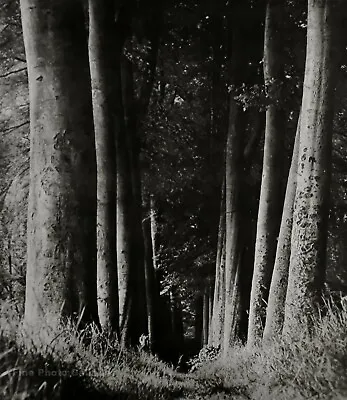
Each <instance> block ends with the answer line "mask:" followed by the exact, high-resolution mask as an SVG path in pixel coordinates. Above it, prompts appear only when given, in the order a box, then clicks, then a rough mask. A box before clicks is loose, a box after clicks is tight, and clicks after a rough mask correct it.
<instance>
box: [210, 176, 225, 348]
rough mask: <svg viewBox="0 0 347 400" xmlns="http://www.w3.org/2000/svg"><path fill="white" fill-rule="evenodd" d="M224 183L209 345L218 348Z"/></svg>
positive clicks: (222, 294) (221, 310)
mask: <svg viewBox="0 0 347 400" xmlns="http://www.w3.org/2000/svg"><path fill="white" fill-rule="evenodd" d="M224 274H225V181H224V180H223V185H222V190H221V206H220V216H219V226H218V240H217V255H216V272H215V287H214V298H213V310H212V319H211V329H210V335H209V344H210V345H211V346H215V347H218V346H220V345H221V344H222V343H221V338H222V332H223V326H224V302H225V286H224V285H225V279H224Z"/></svg>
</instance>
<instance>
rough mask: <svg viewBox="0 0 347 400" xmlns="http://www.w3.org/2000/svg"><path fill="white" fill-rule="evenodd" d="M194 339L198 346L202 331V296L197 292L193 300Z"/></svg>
mask: <svg viewBox="0 0 347 400" xmlns="http://www.w3.org/2000/svg"><path fill="white" fill-rule="evenodd" d="M194 311H195V320H194V340H195V342H196V343H197V345H198V346H199V347H200V346H201V344H202V333H203V296H202V295H201V293H199V294H198V295H197V296H196V297H195V301H194Z"/></svg>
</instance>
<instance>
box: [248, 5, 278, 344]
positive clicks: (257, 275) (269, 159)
mask: <svg viewBox="0 0 347 400" xmlns="http://www.w3.org/2000/svg"><path fill="white" fill-rule="evenodd" d="M283 7H284V5H283V4H282V3H281V2H278V0H269V1H268V4H267V12H266V19H265V39H264V78H265V85H266V88H267V92H268V96H269V98H270V102H271V104H270V105H269V106H268V108H267V111H266V128H265V145H264V159H263V176H262V182H261V191H260V200H259V211H258V222H257V236H256V246H255V258H254V272H253V281H252V290H251V301H250V309H249V324H248V340H247V344H248V345H249V346H254V345H256V344H258V343H259V342H260V341H261V339H262V335H263V329H264V325H265V314H266V303H267V300H268V293H269V287H270V283H271V276H272V270H273V263H274V260H275V253H276V240H277V235H278V231H279V226H280V219H281V205H282V201H281V198H282V184H281V183H282V182H281V181H282V170H283V168H282V165H283V156H284V147H283V143H284V142H283V135H284V123H285V112H284V110H283V108H282V105H281V104H278V103H279V102H281V101H283V99H282V98H281V97H282V96H281V93H282V90H281V85H282V84H283V81H284V64H283V55H282V52H283V51H282V49H283V35H282V32H281V30H282V29H283V28H282V25H283Z"/></svg>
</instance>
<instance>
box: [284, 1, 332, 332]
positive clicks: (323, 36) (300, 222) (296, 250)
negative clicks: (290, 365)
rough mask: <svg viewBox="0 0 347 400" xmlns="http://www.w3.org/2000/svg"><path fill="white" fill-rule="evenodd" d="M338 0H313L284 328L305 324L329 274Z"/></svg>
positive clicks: (310, 14) (290, 329) (293, 327)
mask: <svg viewBox="0 0 347 400" xmlns="http://www.w3.org/2000/svg"><path fill="white" fill-rule="evenodd" d="M332 3H333V2H332V1H330V0H324V1H317V0H309V1H308V24H307V53H306V69H305V79H304V91H303V99H302V107H301V118H300V146H299V163H298V174H297V187H296V194H295V202H294V211H293V230H292V240H291V256H290V269H289V279H288V289H287V297H286V303H285V320H284V327H283V332H284V333H285V334H292V333H293V332H295V330H297V328H298V325H300V324H302V327H303V328H305V327H307V326H308V325H307V324H310V318H312V315H314V314H315V312H316V306H317V301H319V299H320V296H321V289H322V283H323V279H324V274H325V252H326V236H327V217H328V200H329V187H330V170H331V134H332V119H333V94H334V77H335V75H336V68H335V66H336V62H335V61H336V60H335V54H334V48H333V46H334V43H333V37H332V36H333V35H332V29H333V28H332V27H333V15H332V8H333V4H332Z"/></svg>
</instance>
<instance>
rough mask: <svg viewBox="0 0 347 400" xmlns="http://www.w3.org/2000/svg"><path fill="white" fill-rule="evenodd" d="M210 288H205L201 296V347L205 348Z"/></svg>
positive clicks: (208, 325)
mask: <svg viewBox="0 0 347 400" xmlns="http://www.w3.org/2000/svg"><path fill="white" fill-rule="evenodd" d="M210 295H211V293H210V287H209V286H206V287H205V290H204V295H203V308H202V346H207V344H208V335H209V328H210V308H209V307H210Z"/></svg>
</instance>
